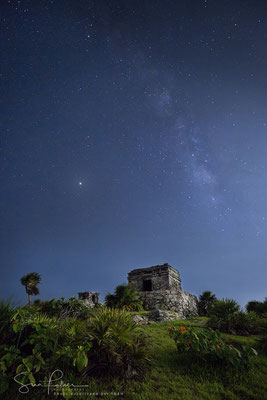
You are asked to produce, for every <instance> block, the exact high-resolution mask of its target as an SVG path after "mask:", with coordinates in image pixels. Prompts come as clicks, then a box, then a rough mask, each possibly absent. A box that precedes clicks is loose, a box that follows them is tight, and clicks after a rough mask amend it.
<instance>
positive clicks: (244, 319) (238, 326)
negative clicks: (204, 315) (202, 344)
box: [208, 299, 259, 335]
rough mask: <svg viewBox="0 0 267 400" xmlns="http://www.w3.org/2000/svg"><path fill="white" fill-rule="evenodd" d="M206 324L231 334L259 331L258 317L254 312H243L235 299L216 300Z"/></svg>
mask: <svg viewBox="0 0 267 400" xmlns="http://www.w3.org/2000/svg"><path fill="white" fill-rule="evenodd" d="M210 314H211V317H210V319H209V321H208V326H209V327H210V328H212V329H218V330H219V331H221V332H225V333H231V334H233V335H249V334H250V333H257V332H258V331H259V318H258V316H257V314H256V313H254V312H250V313H245V312H243V311H240V307H239V305H238V304H237V302H236V301H235V300H232V299H222V300H216V301H215V303H214V305H213V307H212V309H211V310H210Z"/></svg>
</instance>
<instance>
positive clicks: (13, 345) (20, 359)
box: [0, 307, 148, 398]
mask: <svg viewBox="0 0 267 400" xmlns="http://www.w3.org/2000/svg"><path fill="white" fill-rule="evenodd" d="M12 330H13V333H14V336H12V337H10V338H9V340H8V341H7V342H6V344H5V345H2V346H0V369H1V372H2V375H1V380H0V393H3V392H5V391H7V390H8V387H9V385H10V384H12V383H13V384H14V382H13V378H14V376H16V374H17V375H18V376H19V382H21V383H22V384H24V385H27V384H35V383H36V382H38V381H40V380H41V381H43V380H47V377H48V376H49V373H50V372H51V371H54V370H56V369H57V370H61V371H62V372H63V373H64V374H65V373H66V374H72V376H73V377H74V378H75V377H77V378H78V377H79V376H83V377H84V378H85V377H86V376H92V375H98V376H99V375H101V376H102V375H103V376H117V377H119V376H122V375H125V374H126V375H127V376H128V377H133V376H139V374H142V373H144V368H145V366H146V364H147V361H148V346H147V340H146V337H145V335H144V334H142V332H139V331H138V327H137V326H136V325H135V324H134V322H133V320H132V318H131V316H130V315H129V314H128V313H127V312H125V311H120V310H112V309H106V308H100V309H96V310H95V311H94V313H93V314H92V316H91V318H90V319H88V320H87V321H81V320H78V319H76V318H65V319H58V318H55V317H51V318H50V317H48V316H47V315H45V314H41V313H36V311H35V310H34V309H31V308H27V307H26V308H18V309H17V310H16V312H15V313H14V314H13V316H12ZM44 377H45V378H44ZM25 390H26V389H25ZM66 390H67V389H66V388H65V389H64V393H63V392H62V393H63V396H70V395H71V389H70V388H69V390H68V393H66ZM66 398H68V397H66Z"/></svg>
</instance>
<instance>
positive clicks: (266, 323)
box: [256, 318, 267, 355]
mask: <svg viewBox="0 0 267 400" xmlns="http://www.w3.org/2000/svg"><path fill="white" fill-rule="evenodd" d="M256 347H257V349H258V350H259V351H260V352H261V353H263V354H265V355H267V319H266V318H262V319H260V323H259V337H258V338H257V345H256Z"/></svg>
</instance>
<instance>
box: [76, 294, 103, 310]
mask: <svg viewBox="0 0 267 400" xmlns="http://www.w3.org/2000/svg"><path fill="white" fill-rule="evenodd" d="M98 296H99V293H98V292H81V293H78V298H79V300H82V301H83V302H84V305H85V306H87V307H95V306H96V305H97V303H98Z"/></svg>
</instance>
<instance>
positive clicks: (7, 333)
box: [0, 300, 14, 344]
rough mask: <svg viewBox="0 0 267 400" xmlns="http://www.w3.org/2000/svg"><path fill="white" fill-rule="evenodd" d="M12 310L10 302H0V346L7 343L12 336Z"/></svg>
mask: <svg viewBox="0 0 267 400" xmlns="http://www.w3.org/2000/svg"><path fill="white" fill-rule="evenodd" d="M13 313H14V308H13V306H12V304H11V302H10V301H9V300H8V301H4V300H1V301H0V344H3V343H7V341H9V339H10V337H11V336H12V329H11V319H12V315H13Z"/></svg>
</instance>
